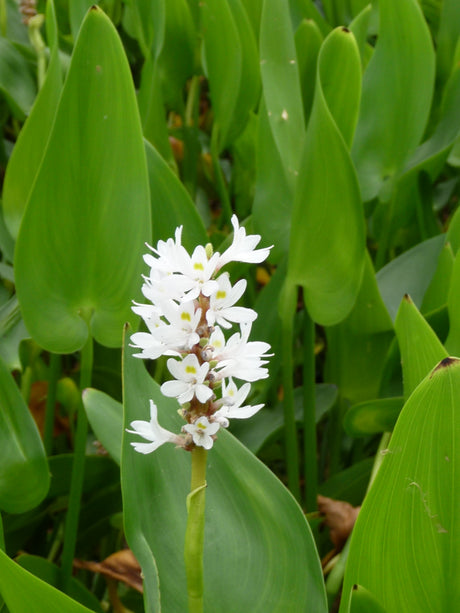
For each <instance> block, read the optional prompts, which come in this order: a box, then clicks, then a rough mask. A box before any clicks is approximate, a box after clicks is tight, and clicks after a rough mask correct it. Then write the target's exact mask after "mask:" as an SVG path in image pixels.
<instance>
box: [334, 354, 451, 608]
mask: <svg viewBox="0 0 460 613" xmlns="http://www.w3.org/2000/svg"><path fill="white" fill-rule="evenodd" d="M459 386H460V360H459V359H457V358H445V359H444V360H442V362H440V363H439V364H438V366H436V368H435V369H434V370H433V371H432V372H431V373H430V374H429V375H428V376H427V377H426V378H425V379H424V380H423V381H422V383H420V385H419V386H418V387H417V388H416V389H415V391H414V392H413V393H412V395H411V396H410V398H409V400H408V401H407V402H406V404H405V405H404V407H403V409H402V411H401V414H400V416H399V419H398V422H397V424H396V426H395V429H394V432H393V435H392V437H391V441H390V444H389V446H388V449H387V450H386V451H385V454H384V457H383V460H382V464H381V467H380V470H379V472H378V473H377V476H376V478H375V481H374V483H373V484H372V487H371V489H370V491H369V493H368V495H367V497H366V498H365V500H364V503H363V506H362V508H361V511H360V514H359V516H358V520H357V522H356V525H355V527H354V530H353V534H352V537H351V545H350V552H349V558H348V564H347V569H346V573H345V581H344V587H343V593H344V594H348V593H350V590H351V588H352V586H353V585H354V584H356V583H358V584H360V585H362V586H363V587H364V588H366V589H367V590H369V591H370V592H372V594H373V595H374V596H375V598H376V600H377V601H378V602H380V603H381V604H382V606H383V607H384V608H385V610H386V611H387V613H400V612H401V611H431V612H432V613H449V612H450V611H452V606H453V603H457V602H460V583H459V582H458V580H457V579H458V577H459V576H460V558H459V556H458V555H457V552H458V550H459V547H460V518H459V514H458V509H459V508H460V484H459V474H460V455H459V453H458V449H459V446H460V429H459V420H458V415H459V413H460V396H459V394H458V389H459ZM344 600H345V599H344ZM454 608H455V605H454ZM340 611H346V602H343V603H342V607H341V609H340Z"/></svg>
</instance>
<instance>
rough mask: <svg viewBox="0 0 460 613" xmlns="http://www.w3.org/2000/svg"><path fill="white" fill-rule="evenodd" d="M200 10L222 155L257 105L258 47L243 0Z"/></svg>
mask: <svg viewBox="0 0 460 613" xmlns="http://www.w3.org/2000/svg"><path fill="white" fill-rule="evenodd" d="M200 6H201V13H202V21H203V42H204V47H203V52H204V68H205V73H206V76H207V77H208V80H209V87H210V91H211V101H212V107H213V111H214V125H213V138H214V139H216V143H217V149H218V151H219V152H221V151H222V150H223V149H225V148H226V147H228V146H229V145H230V144H231V143H232V142H233V141H234V140H235V139H236V137H237V136H238V135H239V134H240V133H241V132H242V130H243V129H244V127H245V125H246V123H247V120H248V117H249V111H251V110H252V109H253V108H254V106H255V105H256V103H257V100H258V95H259V79H260V78H259V67H258V56H257V45H256V41H255V37H254V33H253V30H252V28H251V24H250V22H249V19H248V16H247V14H246V11H245V10H244V8H243V6H242V5H241V2H240V0H231V1H230V2H226V1H224V0H207V2H204V3H202V4H201V5H200Z"/></svg>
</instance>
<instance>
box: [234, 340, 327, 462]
mask: <svg viewBox="0 0 460 613" xmlns="http://www.w3.org/2000/svg"><path fill="white" fill-rule="evenodd" d="M257 338H260V337H259V336H257ZM271 376H272V375H271ZM336 401H337V388H336V386H335V385H331V384H330V383H317V384H316V385H315V411H316V423H318V422H319V421H320V420H321V418H322V417H324V415H325V414H326V413H327V412H328V411H329V410H330V409H331V408H332V407H333V405H334V403H335V402H336ZM294 403H295V420H296V422H297V423H298V424H299V425H300V424H302V422H303V411H304V401H303V389H302V388H297V389H296V390H294ZM283 427H284V412H283V403H282V402H280V403H278V404H277V405H276V406H275V407H272V408H268V407H267V409H266V410H265V411H259V413H257V414H256V415H254V417H252V418H251V420H250V421H249V423H238V422H235V424H232V432H233V433H234V434H235V435H236V437H237V438H238V440H239V441H241V442H242V443H243V444H244V445H245V446H246V447H247V448H248V449H249V450H250V451H252V452H253V453H259V451H260V450H261V449H262V448H263V447H264V445H267V444H269V442H270V441H271V440H273V438H275V437H279V436H280V434H281V432H282V430H283Z"/></svg>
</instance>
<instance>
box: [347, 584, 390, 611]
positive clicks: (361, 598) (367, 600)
mask: <svg viewBox="0 0 460 613" xmlns="http://www.w3.org/2000/svg"><path fill="white" fill-rule="evenodd" d="M344 597H345V596H343V598H344ZM348 611H349V613H385V609H384V608H383V607H382V605H381V604H380V603H379V602H377V600H376V599H375V597H374V595H373V594H371V593H370V592H369V591H368V590H366V589H365V588H363V587H362V586H361V585H354V586H353V589H352V592H351V598H350V608H349V609H348Z"/></svg>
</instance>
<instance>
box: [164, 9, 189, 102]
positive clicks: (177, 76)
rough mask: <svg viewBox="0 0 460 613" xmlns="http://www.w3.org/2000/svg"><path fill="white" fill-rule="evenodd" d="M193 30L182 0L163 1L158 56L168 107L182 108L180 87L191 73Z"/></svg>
mask: <svg viewBox="0 0 460 613" xmlns="http://www.w3.org/2000/svg"><path fill="white" fill-rule="evenodd" d="M196 36H197V34H196V32H195V27H194V24H193V19H192V15H191V13H190V9H189V6H188V4H187V2H186V0H168V2H166V3H165V33H164V43H163V47H162V49H161V52H160V54H159V56H158V69H159V73H160V80H161V85H162V91H163V99H164V101H165V103H166V105H167V106H168V108H174V109H175V110H176V111H177V112H182V111H183V110H184V109H183V107H184V102H183V89H184V87H185V83H186V81H187V79H188V78H190V77H191V76H192V75H193V70H194V65H195V41H196Z"/></svg>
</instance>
